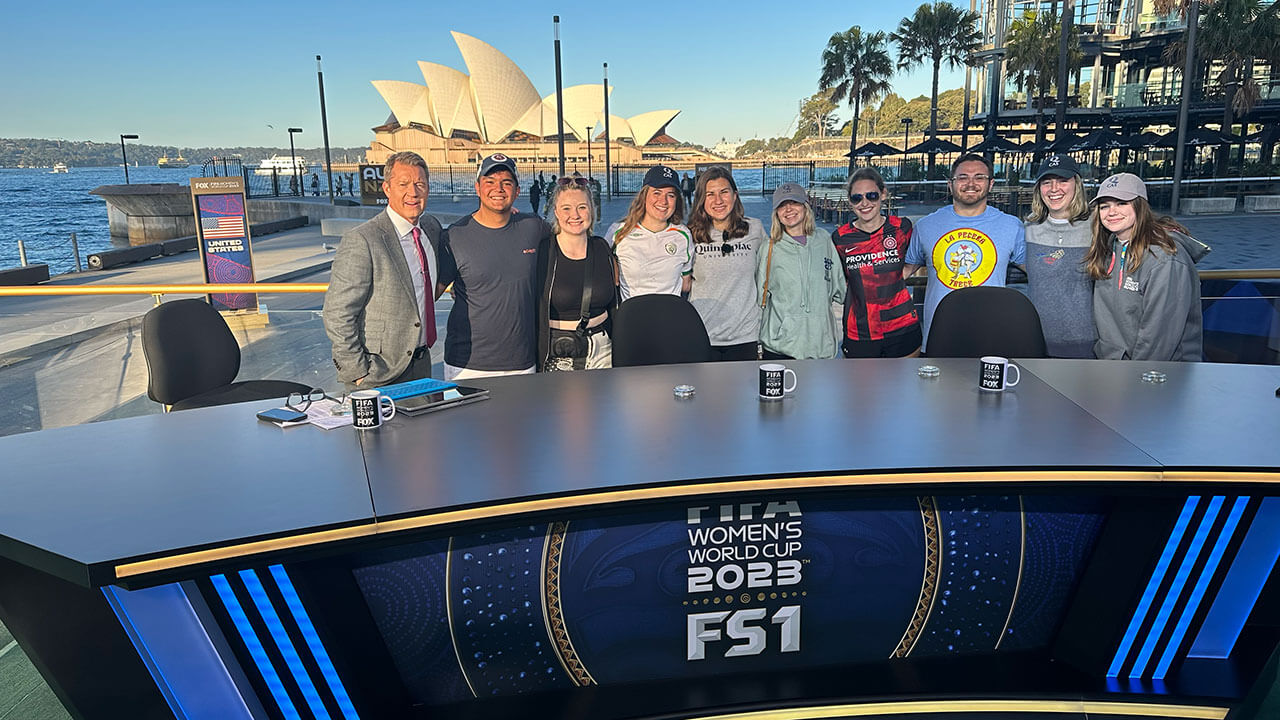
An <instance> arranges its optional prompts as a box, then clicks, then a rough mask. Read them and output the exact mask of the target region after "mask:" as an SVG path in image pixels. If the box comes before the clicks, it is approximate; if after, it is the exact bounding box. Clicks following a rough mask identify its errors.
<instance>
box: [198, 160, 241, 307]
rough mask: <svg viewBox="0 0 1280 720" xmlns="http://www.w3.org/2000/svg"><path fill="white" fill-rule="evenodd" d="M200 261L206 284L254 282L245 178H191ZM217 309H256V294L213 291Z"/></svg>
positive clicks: (210, 298) (213, 299) (214, 304)
mask: <svg viewBox="0 0 1280 720" xmlns="http://www.w3.org/2000/svg"><path fill="white" fill-rule="evenodd" d="M191 205H192V208H193V209H194V210H195V216H196V234H197V238H198V242H197V243H196V244H197V245H199V247H200V261H201V264H202V265H203V266H204V281H205V282H207V283H251V282H253V281H254V278H253V251H252V242H251V239H250V237H249V222H248V217H247V215H246V212H245V209H246V205H245V198H244V178H241V177H210V178H191ZM209 304H211V305H213V307H214V308H216V309H218V310H256V309H257V307H258V296H257V295H255V294H253V293H212V294H210V295H209Z"/></svg>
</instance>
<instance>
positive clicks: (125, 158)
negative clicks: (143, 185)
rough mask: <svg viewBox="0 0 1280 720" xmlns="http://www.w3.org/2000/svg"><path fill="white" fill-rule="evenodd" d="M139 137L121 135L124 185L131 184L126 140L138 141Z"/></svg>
mask: <svg viewBox="0 0 1280 720" xmlns="http://www.w3.org/2000/svg"><path fill="white" fill-rule="evenodd" d="M137 139H138V136H137V135H121V136H120V159H121V160H123V161H124V184H125V185H128V184H129V156H128V155H127V154H125V151H124V141H125V140H137Z"/></svg>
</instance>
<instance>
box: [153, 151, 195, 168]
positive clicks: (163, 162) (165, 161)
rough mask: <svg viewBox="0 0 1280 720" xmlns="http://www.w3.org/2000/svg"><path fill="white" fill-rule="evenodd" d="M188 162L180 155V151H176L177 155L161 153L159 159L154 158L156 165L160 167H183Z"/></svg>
mask: <svg viewBox="0 0 1280 720" xmlns="http://www.w3.org/2000/svg"><path fill="white" fill-rule="evenodd" d="M189 164H190V163H188V162H187V159H186V158H184V157H182V153H178V157H172V158H171V157H169V156H168V155H161V156H160V159H159V160H156V167H162V168H185V167H187V166H188V165H189Z"/></svg>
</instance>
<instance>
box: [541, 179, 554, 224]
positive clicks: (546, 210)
mask: <svg viewBox="0 0 1280 720" xmlns="http://www.w3.org/2000/svg"><path fill="white" fill-rule="evenodd" d="M555 186H556V176H555V175H552V176H551V179H550V180H548V181H547V184H546V185H545V186H544V187H547V188H554V187H555ZM542 214H543V216H544V217H546V218H547V219H550V218H551V217H552V215H553V211H552V209H551V205H549V204H548V205H547V206H546V207H544V208H543V209H542Z"/></svg>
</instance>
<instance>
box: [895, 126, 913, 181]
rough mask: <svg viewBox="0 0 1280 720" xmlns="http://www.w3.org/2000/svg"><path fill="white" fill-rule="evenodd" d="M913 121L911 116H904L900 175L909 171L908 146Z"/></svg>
mask: <svg viewBox="0 0 1280 720" xmlns="http://www.w3.org/2000/svg"><path fill="white" fill-rule="evenodd" d="M911 123H912V120H911V118H909V117H907V118H902V164H901V165H900V166H899V167H898V174H899V175H901V174H903V173H905V172H906V171H907V147H909V145H910V143H909V142H908V140H907V138H909V137H910V136H911Z"/></svg>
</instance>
